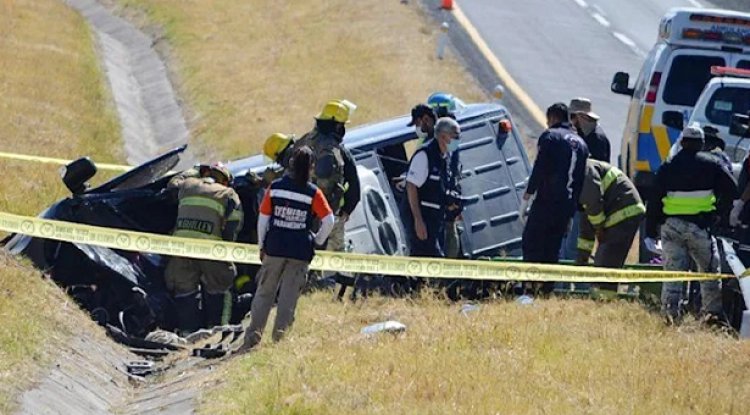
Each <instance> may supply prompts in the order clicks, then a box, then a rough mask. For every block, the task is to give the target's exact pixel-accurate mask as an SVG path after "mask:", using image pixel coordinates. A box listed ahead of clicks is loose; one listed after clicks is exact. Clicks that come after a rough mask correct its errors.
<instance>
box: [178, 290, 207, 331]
mask: <svg viewBox="0 0 750 415" xmlns="http://www.w3.org/2000/svg"><path fill="white" fill-rule="evenodd" d="M195 294H196V293H191V294H187V295H182V296H179V297H177V296H175V297H174V306H175V311H177V330H179V334H180V335H181V336H182V335H186V334H189V333H192V332H194V331H196V330H198V329H199V328H200V324H201V316H200V312H199V310H198V298H197V297H196V296H195Z"/></svg>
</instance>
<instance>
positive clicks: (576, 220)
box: [560, 211, 581, 261]
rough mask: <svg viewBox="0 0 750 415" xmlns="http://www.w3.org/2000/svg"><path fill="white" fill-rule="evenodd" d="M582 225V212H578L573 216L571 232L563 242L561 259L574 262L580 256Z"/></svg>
mask: <svg viewBox="0 0 750 415" xmlns="http://www.w3.org/2000/svg"><path fill="white" fill-rule="evenodd" d="M580 223H581V212H579V211H576V213H575V214H574V215H573V224H572V225H571V227H570V231H569V232H568V234H567V235H566V236H565V239H564V240H563V244H562V249H560V259H569V260H572V261H574V260H575V259H576V256H577V255H578V226H579V225H580Z"/></svg>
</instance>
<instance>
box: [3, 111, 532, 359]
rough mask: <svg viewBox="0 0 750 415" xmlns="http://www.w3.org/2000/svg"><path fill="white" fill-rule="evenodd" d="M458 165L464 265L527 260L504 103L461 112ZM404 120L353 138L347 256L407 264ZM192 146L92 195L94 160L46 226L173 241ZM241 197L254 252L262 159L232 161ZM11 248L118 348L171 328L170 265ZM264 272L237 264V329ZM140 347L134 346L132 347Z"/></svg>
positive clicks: (514, 138) (151, 259)
mask: <svg viewBox="0 0 750 415" xmlns="http://www.w3.org/2000/svg"><path fill="white" fill-rule="evenodd" d="M456 116H457V119H458V121H459V123H460V124H461V128H462V134H461V147H460V151H461V159H462V163H463V166H464V170H463V180H462V182H461V185H462V189H463V194H464V196H463V198H464V204H465V210H464V212H463V220H462V228H463V229H462V234H461V245H462V252H463V255H464V256H465V257H466V258H477V257H480V256H497V255H508V256H518V255H520V242H521V233H522V231H523V226H522V224H521V223H520V222H519V221H518V220H517V211H518V205H519V200H520V196H521V194H520V192H522V191H523V189H524V186H525V183H526V180H527V178H528V175H529V172H530V165H529V161H528V158H527V155H526V151H525V149H524V147H523V143H522V140H521V137H520V136H519V135H518V133H517V131H516V130H515V129H514V128H513V123H512V120H511V118H510V114H509V113H508V111H507V110H506V109H505V108H504V107H503V106H502V105H500V104H497V103H482V104H470V105H463V104H461V106H460V110H459V111H457V113H456ZM408 122H409V118H408V117H406V116H404V117H399V118H395V119H391V120H388V121H384V122H379V123H374V124H369V125H365V126H361V127H359V128H356V129H353V130H351V131H350V132H348V134H347V135H346V138H345V140H344V143H345V145H346V146H347V147H348V148H349V149H350V150H351V152H352V154H353V155H354V158H355V160H356V163H357V164H358V172H359V174H360V180H361V184H362V186H361V189H362V190H361V191H362V197H361V203H360V204H359V206H358V207H357V209H356V210H355V211H354V212H353V214H352V216H351V218H350V220H349V221H348V222H347V226H346V239H347V243H348V249H349V250H350V251H352V252H358V253H368V254H370V253H372V254H384V255H406V254H408V251H409V247H408V241H407V238H406V237H405V233H404V229H403V225H402V223H401V219H400V215H399V209H398V200H399V199H400V197H402V194H403V190H402V189H401V188H400V187H399V185H398V182H399V178H402V176H403V175H404V173H405V172H406V169H407V167H408V159H407V147H406V146H408V145H409V142H410V141H413V140H415V139H416V135H415V132H414V129H413V128H410V127H407V124H408ZM185 148H186V147H185V146H183V147H180V148H177V149H174V150H172V151H169V152H167V153H165V154H163V155H161V156H159V157H157V158H155V159H153V160H151V161H148V162H146V163H144V164H142V165H140V166H137V167H134V168H133V169H132V170H130V171H128V172H126V173H124V174H122V175H120V176H117V177H115V178H113V179H112V180H110V181H108V182H106V183H104V184H102V185H100V186H98V187H94V188H88V185H87V182H88V180H89V179H91V178H92V177H93V176H94V175H95V174H96V167H95V165H94V164H93V163H92V162H91V161H90V160H89V159H87V158H82V159H79V160H76V161H74V162H72V163H70V164H69V165H68V166H66V168H65V169H64V171H63V172H64V173H63V182H64V184H65V186H66V187H67V188H68V189H69V190H70V192H71V195H70V196H69V197H67V198H65V199H62V200H60V201H58V202H56V203H54V204H53V205H51V206H50V207H49V208H47V209H46V210H45V211H44V212H42V213H41V214H40V217H43V218H47V219H56V220H62V221H70V222H76V223H83V224H90V225H96V226H103V227H111V228H119V229H127V230H134V231H141V232H150V233H157V234H170V233H171V231H172V228H173V226H174V221H175V216H176V212H177V198H176V194H175V193H174V192H172V191H170V190H167V188H166V185H167V183H168V181H169V179H170V177H171V176H172V175H173V174H174V173H171V172H170V171H171V169H172V168H174V166H176V165H177V163H178V162H179V159H180V155H181V154H182V153H183V152H184V151H185ZM228 167H229V168H230V170H231V171H232V173H233V174H234V176H235V179H234V182H233V184H232V186H233V187H234V188H235V189H236V191H237V192H238V194H239V195H240V198H241V201H242V204H243V208H244V212H245V222H244V227H243V229H242V230H241V231H240V235H239V238H238V241H239V242H246V243H254V242H256V240H257V235H256V231H255V227H256V223H257V213H258V212H257V209H258V205H259V202H260V196H261V195H262V192H263V190H264V189H265V185H264V182H263V180H262V177H263V175H264V172H265V171H266V169H267V168H268V167H269V163H268V160H267V159H265V158H264V157H263V156H261V155H257V156H253V157H249V158H245V159H240V160H235V161H232V162H230V163H228ZM4 244H5V249H7V250H8V251H10V252H11V253H13V254H22V255H24V256H26V257H28V258H30V259H31V260H32V261H33V262H34V264H35V265H36V266H37V267H39V268H40V269H42V270H43V271H44V272H45V273H47V274H48V275H50V277H51V278H52V279H53V280H54V281H55V282H57V283H58V284H59V285H60V286H62V287H63V288H64V289H65V290H67V292H68V293H69V294H70V295H71V296H72V297H73V298H74V299H75V300H76V301H77V302H78V303H79V304H80V305H81V306H82V307H83V308H85V309H87V310H88V311H89V312H90V313H91V316H92V318H93V319H94V320H95V321H97V322H98V323H99V324H102V325H105V326H109V327H110V328H111V329H110V331H115V330H116V334H115V337H116V338H118V339H119V340H120V341H127V338H131V337H132V338H140V339H143V338H144V337H146V336H147V334H148V333H149V332H151V331H153V330H154V329H156V328H161V329H164V330H171V329H172V328H173V327H174V325H175V310H174V305H173V303H172V300H171V298H170V295H169V294H168V292H167V290H166V287H165V284H164V279H163V272H164V268H165V266H166V260H167V258H165V257H163V256H160V255H155V254H150V253H146V252H128V251H120V250H116V249H109V248H104V247H98V246H91V245H85V244H78V243H67V242H58V241H52V240H45V239H40V238H32V237H28V236H26V235H20V234H16V235H11V236H9V237H8V238H6V240H5V241H4ZM257 269H258V267H257V266H244V265H243V266H241V267H240V272H239V273H238V274H239V276H238V278H237V280H236V284H235V291H236V295H235V302H234V310H233V316H232V320H231V321H232V323H238V322H239V321H240V320H241V319H242V317H243V316H244V315H245V314H246V312H247V311H248V310H249V303H250V301H251V298H252V293H253V292H254V282H253V279H252V278H251V277H252V276H253V275H255V273H256V272H257ZM136 347H137V346H136Z"/></svg>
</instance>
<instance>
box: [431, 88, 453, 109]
mask: <svg viewBox="0 0 750 415" xmlns="http://www.w3.org/2000/svg"><path fill="white" fill-rule="evenodd" d="M427 105H428V106H429V107H430V108H432V109H433V110H435V112H438V113H440V112H454V111H456V97H454V96H453V95H451V94H448V93H445V92H435V93H434V94H432V95H430V96H429V98H427Z"/></svg>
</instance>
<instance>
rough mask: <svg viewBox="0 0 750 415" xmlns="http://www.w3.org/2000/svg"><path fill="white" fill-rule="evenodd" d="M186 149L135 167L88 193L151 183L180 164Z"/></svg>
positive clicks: (127, 188) (180, 149)
mask: <svg viewBox="0 0 750 415" xmlns="http://www.w3.org/2000/svg"><path fill="white" fill-rule="evenodd" d="M186 147H187V146H182V147H179V148H177V149H174V150H172V151H170V152H168V153H166V154H163V155H161V156H159V157H157V158H155V159H153V160H151V161H149V162H146V163H144V164H142V165H140V166H138V167H135V168H134V169H133V170H130V171H129V172H127V173H125V174H122V175H120V176H117V177H115V178H114V179H112V180H110V181H108V182H107V183H104V184H103V185H101V186H99V187H97V188H96V189H92V190H89V193H105V192H111V191H114V190H130V189H137V188H139V187H142V186H145V185H147V184H150V183H153V182H155V181H156V180H158V179H159V178H161V177H163V176H164V175H165V174H167V173H169V171H170V170H171V169H172V168H173V167H174V166H176V165H177V163H179V162H180V154H181V153H182V152H183V151H185V148H186Z"/></svg>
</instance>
